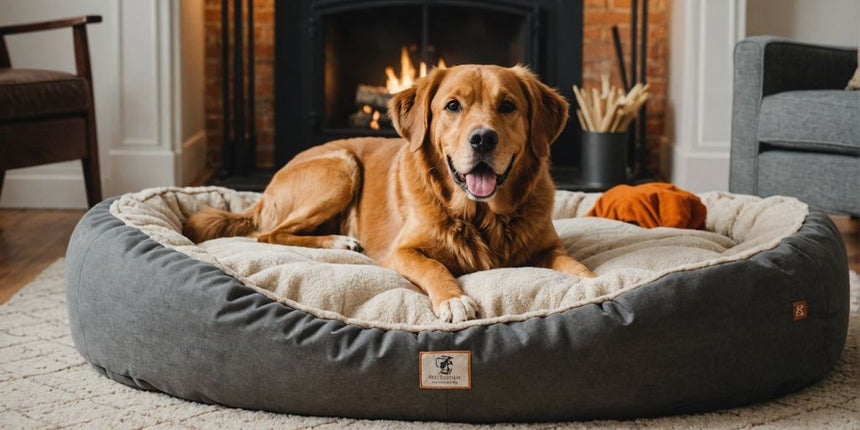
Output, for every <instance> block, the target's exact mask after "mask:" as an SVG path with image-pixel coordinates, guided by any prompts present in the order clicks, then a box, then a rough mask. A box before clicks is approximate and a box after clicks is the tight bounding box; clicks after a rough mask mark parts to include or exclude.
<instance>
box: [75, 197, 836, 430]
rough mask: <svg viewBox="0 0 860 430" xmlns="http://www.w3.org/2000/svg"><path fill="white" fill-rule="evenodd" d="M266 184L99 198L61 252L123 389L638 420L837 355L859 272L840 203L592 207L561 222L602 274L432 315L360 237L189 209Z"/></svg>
mask: <svg viewBox="0 0 860 430" xmlns="http://www.w3.org/2000/svg"><path fill="white" fill-rule="evenodd" d="M257 197H258V195H256V194H252V193H237V192H234V191H231V190H226V189H223V188H215V187H206V188H186V189H182V188H166V189H153V190H145V191H143V192H140V193H136V194H129V195H125V196H122V197H120V198H115V199H111V200H109V201H105V202H102V203H101V204H99V205H97V206H96V207H94V208H93V209H92V210H90V211H89V212H88V213H87V214H86V215H85V216H84V218H83V219H82V220H81V222H80V224H79V225H78V227H77V229H76V230H75V232H74V234H73V236H72V240H71V243H70V245H69V250H68V254H67V271H68V272H67V279H68V305H69V314H70V321H71V328H72V337H73V339H74V341H75V345H76V346H77V348H78V350H79V351H80V352H81V354H82V355H83V356H84V357H85V358H86V359H87V360H88V361H89V362H90V363H92V365H93V366H94V367H95V368H96V369H97V370H98V371H99V372H101V373H103V374H104V375H106V376H108V377H109V378H111V379H114V380H116V381H118V382H121V383H123V384H126V385H129V386H132V387H136V388H141V389H146V390H157V391H162V392H165V393H168V394H171V395H174V396H177V397H181V398H185V399H189V400H195V401H200V402H206V403H219V404H223V405H228V406H234V407H242V408H248V409H264V410H270V411H277V412H288V413H298V414H307V415H329V416H346V417H359V418H392V419H408V420H445V421H546V420H566V419H586V418H629V417H642V416H653V415H662V414H674V413H687V412H695V411H705V410H713V409H717V408H725V407H731V406H736V405H741V404H746V403H750V402H754V401H759V400H763V399H767V398H771V397H774V396H778V395H781V394H784V393H787V392H790V391H794V390H797V389H799V388H801V387H803V386H806V385H808V384H811V383H813V382H815V381H817V380H819V379H820V378H822V377H823V376H824V375H825V374H826V372H827V371H828V370H829V369H830V368H831V367H832V366H833V364H834V363H835V362H836V360H837V359H838V358H839V354H840V352H841V351H842V347H843V346H844V342H845V335H846V330H847V323H848V269H847V262H846V256H845V250H844V246H843V244H842V241H841V237H840V235H839V232H838V231H837V230H836V228H835V227H834V225H833V223H832V222H831V221H830V219H829V218H828V216H827V215H825V214H823V213H821V212H817V211H809V210H808V209H807V207H806V205H804V204H802V203H800V202H798V201H796V200H794V199H790V198H785V197H771V198H768V199H759V198H756V197H750V196H737V195H731V194H727V193H707V194H703V195H701V196H700V197H701V198H702V200H703V202H704V203H705V205H706V206H707V207H708V210H709V214H708V220H707V223H706V224H707V231H692V230H678V229H668V228H658V229H652V230H647V229H641V228H639V227H636V226H632V225H629V224H624V223H620V222H616V221H611V220H605V219H599V218H589V217H583V216H582V215H584V214H585V212H587V210H588V209H589V208H590V207H591V206H592V205H593V203H594V201H595V199H596V198H597V197H598V196H597V195H586V194H582V193H568V192H559V193H558V194H557V196H556V207H555V212H554V218H555V219H556V220H555V227H556V230H557V231H558V232H559V235H560V236H561V237H562V239H563V241H564V242H565V245H566V246H567V248H568V250H569V251H570V252H571V254H572V255H573V256H574V258H577V259H578V260H579V261H582V262H583V263H585V264H586V265H587V266H589V267H590V268H591V269H592V270H594V271H595V272H596V273H597V274H598V275H599V276H598V278H596V279H593V280H580V279H577V278H573V277H568V276H566V275H563V274H560V273H557V272H553V271H550V270H546V269H536V268H522V269H500V270H490V271H486V272H479V273H475V274H471V275H466V276H463V277H461V278H460V279H459V282H460V284H461V286H463V289H464V291H465V292H466V293H467V294H469V295H470V296H471V297H473V298H474V299H475V300H476V302H478V304H479V306H480V308H481V310H480V312H481V315H480V318H479V319H477V320H473V321H467V322H464V323H460V324H456V325H453V324H444V323H440V322H439V321H437V320H436V319H435V318H434V317H433V314H432V311H431V310H430V305H429V301H428V300H427V299H426V296H424V295H422V294H421V293H420V291H418V290H417V289H416V288H415V287H414V286H412V285H411V284H409V282H407V281H406V280H405V279H403V278H401V277H400V276H399V275H398V274H396V273H395V272H392V271H389V270H387V269H384V268H381V267H379V266H377V265H375V264H374V262H373V261H372V260H370V259H369V258H367V257H366V256H364V255H362V254H358V253H354V252H351V251H340V250H311V249H305V248H297V247H286V246H279V245H268V244H258V243H256V242H255V241H253V240H252V239H247V238H230V239H216V240H213V241H209V242H205V243H203V244H199V245H195V244H193V243H191V242H190V241H189V240H188V239H186V238H184V237H183V236H182V235H181V233H180V232H181V229H182V222H183V221H184V220H185V219H187V217H188V216H189V215H190V214H191V213H194V212H195V211H197V210H200V209H201V208H202V207H203V206H207V205H209V206H216V207H221V208H224V209H228V210H233V211H239V210H242V209H244V208H245V207H247V206H248V205H250V204H251V203H252V202H253V201H254V200H255V199H256V198H257Z"/></svg>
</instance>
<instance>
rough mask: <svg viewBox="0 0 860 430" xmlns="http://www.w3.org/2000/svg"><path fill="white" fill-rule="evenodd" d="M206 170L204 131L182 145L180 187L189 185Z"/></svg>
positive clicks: (195, 134)
mask: <svg viewBox="0 0 860 430" xmlns="http://www.w3.org/2000/svg"><path fill="white" fill-rule="evenodd" d="M205 170H206V130H200V131H198V132H197V133H194V134H193V135H192V136H191V137H190V138H188V139H187V140H186V141H185V142H183V143H182V185H189V184H191V182H192V181H194V180H195V179H198V178H200V176H201V175H202V174H203V172H204V171H205Z"/></svg>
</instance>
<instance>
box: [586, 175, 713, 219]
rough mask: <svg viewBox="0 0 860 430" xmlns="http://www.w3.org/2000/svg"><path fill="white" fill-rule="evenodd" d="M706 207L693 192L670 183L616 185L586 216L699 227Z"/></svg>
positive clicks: (705, 214)
mask: <svg viewBox="0 0 860 430" xmlns="http://www.w3.org/2000/svg"><path fill="white" fill-rule="evenodd" d="M707 214H708V210H707V208H705V205H703V204H702V201H701V200H699V198H698V197H696V195H694V194H692V193H690V192H688V191H684V190H682V189H680V188H678V187H676V186H674V185H672V184H667V183H665V182H653V183H649V184H642V185H637V186H635V187H631V186H630V185H618V186H617V187H613V188H611V189H610V190H609V191H607V192H606V193H604V194H603V195H602V196H601V197H600V198H599V199H597V203H595V204H594V207H593V208H591V210H590V211H588V214H586V215H587V216H597V217H602V218H610V219H616V220H619V221H624V222H629V223H633V224H636V225H638V226H640V227H645V228H654V227H676V228H691V229H702V228H704V227H705V217H707Z"/></svg>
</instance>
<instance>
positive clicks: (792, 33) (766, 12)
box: [747, 0, 860, 46]
mask: <svg viewBox="0 0 860 430" xmlns="http://www.w3.org/2000/svg"><path fill="white" fill-rule="evenodd" d="M747 34H749V35H750V36H755V35H762V34H770V35H775V36H782V37H786V38H789V39H793V40H799V41H803V42H809V43H819V44H827V45H840V46H857V43H858V42H860V0H747Z"/></svg>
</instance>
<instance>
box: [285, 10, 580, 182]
mask: <svg viewBox="0 0 860 430" xmlns="http://www.w3.org/2000/svg"><path fill="white" fill-rule="evenodd" d="M582 12H583V8H582V2H581V0H574V1H566V0H390V1H381V0H291V1H283V2H278V4H277V8H276V11H275V14H276V15H275V33H276V34H275V37H276V43H275V61H276V64H275V70H276V71H275V78H276V82H275V165H276V166H280V165H283V164H284V163H286V162H287V161H289V159H291V158H292V157H293V156H295V155H296V154H298V153H299V152H301V151H303V150H305V149H307V148H310V147H312V146H314V145H318V144H321V143H324V142H327V141H329V140H333V139H339V138H347V137H357V136H396V135H397V134H396V132H395V131H394V129H393V128H392V127H391V123H390V120H389V119H388V118H387V115H386V111H385V109H386V108H385V106H386V102H387V100H388V99H389V98H390V96H391V94H392V93H394V92H396V91H397V90H398V88H397V86H398V85H408V84H409V82H410V80H411V79H414V78H417V77H418V76H421V74H422V73H425V72H426V71H428V70H430V69H432V68H433V67H446V66H454V65H458V64H467V63H482V64H498V65H502V66H512V65H515V64H517V63H521V64H525V65H528V66H529V67H531V68H532V70H534V71H535V72H536V73H538V75H539V76H540V77H541V78H542V80H543V81H544V82H546V83H547V84H549V85H550V86H554V87H556V88H558V89H559V90H560V91H561V93H562V94H563V95H565V97H567V98H568V99H569V100H572V99H573V95H572V90H571V87H572V85H573V84H580V83H581V73H582ZM392 81H394V82H392ZM404 81H405V82H404ZM578 133H579V130H578V127H575V126H574V124H573V122H571V123H569V124H568V127H567V129H566V130H565V132H564V133H563V134H562V135H561V137H560V138H559V140H558V141H557V142H556V144H555V145H554V146H553V150H552V158H553V163H554V165H556V166H561V167H564V166H576V165H578V163H579V137H578Z"/></svg>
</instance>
